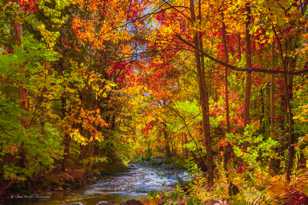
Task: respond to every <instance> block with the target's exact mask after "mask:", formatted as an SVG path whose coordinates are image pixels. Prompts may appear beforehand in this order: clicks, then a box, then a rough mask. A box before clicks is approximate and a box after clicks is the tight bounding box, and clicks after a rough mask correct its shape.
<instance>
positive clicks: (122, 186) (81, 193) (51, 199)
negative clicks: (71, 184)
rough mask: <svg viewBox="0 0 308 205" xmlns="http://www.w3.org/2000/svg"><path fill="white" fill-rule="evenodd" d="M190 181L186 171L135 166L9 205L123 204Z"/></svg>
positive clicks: (146, 165)
mask: <svg viewBox="0 0 308 205" xmlns="http://www.w3.org/2000/svg"><path fill="white" fill-rule="evenodd" d="M189 180H190V177H189V175H188V173H187V172H186V171H184V170H180V169H176V168H173V167H169V166H165V165H162V166H152V165H149V164H146V163H134V164H130V165H129V167H128V169H127V170H126V171H123V172H119V173H115V174H113V175H108V176H103V177H102V178H101V179H99V180H98V181H97V182H96V183H94V184H91V185H88V186H85V187H83V188H82V189H80V190H75V191H71V192H69V193H66V192H61V193H53V194H46V195H45V196H43V195H42V196H33V197H32V199H30V198H31V196H28V197H29V199H25V198H27V196H25V197H23V199H14V200H10V201H9V202H7V203H6V205H103V204H106V205H107V204H120V203H121V202H124V201H126V200H130V199H140V198H144V197H145V196H146V195H147V194H148V193H150V192H161V191H170V190H172V189H173V188H174V187H175V186H176V184H177V183H178V182H179V181H181V182H185V181H186V182H187V181H189ZM16 197H18V196H16ZM20 198H22V197H20ZM33 198H37V199H33Z"/></svg>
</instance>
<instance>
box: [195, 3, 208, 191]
mask: <svg viewBox="0 0 308 205" xmlns="http://www.w3.org/2000/svg"><path fill="white" fill-rule="evenodd" d="M200 6H201V0H199V19H198V20H199V23H200V24H201V8H200ZM190 13H191V19H192V24H195V23H196V22H197V18H196V14H195V5H194V1H193V0H190ZM194 45H195V48H196V49H195V59H196V66H197V74H198V86H199V94H200V105H201V111H202V128H203V130H202V131H203V137H204V139H205V147H206V151H207V160H206V162H207V168H208V169H207V174H208V175H207V176H208V183H209V187H212V186H213V183H214V161H213V152H212V147H211V131H210V119H209V96H208V89H207V85H206V79H205V69H204V56H203V54H202V53H201V52H200V51H202V50H203V45H202V36H201V33H200V32H199V31H195V32H194Z"/></svg>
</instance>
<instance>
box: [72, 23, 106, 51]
mask: <svg viewBox="0 0 308 205" xmlns="http://www.w3.org/2000/svg"><path fill="white" fill-rule="evenodd" d="M72 29H73V32H74V33H75V35H76V36H77V37H78V38H79V39H81V40H82V41H84V42H87V43H90V44H95V46H100V45H99V44H98V42H97V41H96V38H95V33H94V31H95V25H94V23H93V22H91V21H86V20H83V19H81V18H79V17H75V18H74V19H73V21H72Z"/></svg>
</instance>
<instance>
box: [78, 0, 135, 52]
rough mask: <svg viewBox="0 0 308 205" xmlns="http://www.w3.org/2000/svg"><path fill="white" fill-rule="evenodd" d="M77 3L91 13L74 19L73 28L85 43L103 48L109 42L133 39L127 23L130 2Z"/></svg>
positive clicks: (92, 1) (95, 0) (94, 1)
mask: <svg viewBox="0 0 308 205" xmlns="http://www.w3.org/2000/svg"><path fill="white" fill-rule="evenodd" d="M77 5H78V6H79V7H80V9H82V10H84V11H85V12H88V13H89V15H88V16H87V18H85V17H81V16H75V17H74V18H73V21H72V29H73V31H74V33H75V35H76V36H77V38H78V39H80V41H82V42H83V43H88V44H90V45H91V46H92V47H93V48H95V49H102V48H104V45H105V43H107V42H112V43H119V42H121V41H127V40H130V39H131V34H130V33H129V32H128V28H127V25H126V23H127V22H126V21H127V14H126V12H127V6H128V2H119V1H116V0H110V1H97V0H90V1H83V0H78V1H77Z"/></svg>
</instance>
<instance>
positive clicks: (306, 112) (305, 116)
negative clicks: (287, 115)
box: [293, 104, 308, 123]
mask: <svg viewBox="0 0 308 205" xmlns="http://www.w3.org/2000/svg"><path fill="white" fill-rule="evenodd" d="M298 109H299V112H298V113H297V115H295V116H294V117H293V119H294V120H298V121H299V122H303V123H304V122H308V104H305V105H302V106H300V107H299V108H298Z"/></svg>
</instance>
